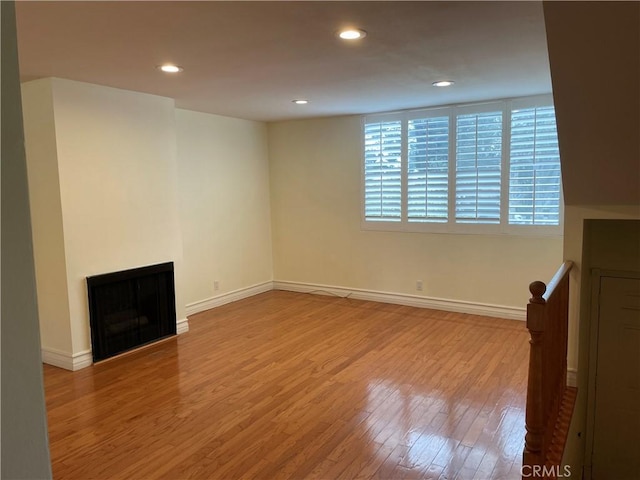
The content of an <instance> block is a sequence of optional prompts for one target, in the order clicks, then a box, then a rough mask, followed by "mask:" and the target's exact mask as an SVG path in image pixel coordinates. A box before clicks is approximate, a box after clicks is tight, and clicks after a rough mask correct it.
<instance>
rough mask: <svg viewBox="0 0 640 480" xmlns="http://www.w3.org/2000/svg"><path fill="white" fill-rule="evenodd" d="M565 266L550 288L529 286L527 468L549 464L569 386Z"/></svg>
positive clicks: (537, 284)
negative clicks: (550, 451)
mask: <svg viewBox="0 0 640 480" xmlns="http://www.w3.org/2000/svg"><path fill="white" fill-rule="evenodd" d="M572 267H573V262H570V261H567V262H565V263H563V264H562V266H561V267H560V268H559V269H558V271H557V272H556V274H555V275H554V276H553V278H552V279H551V281H550V282H549V285H548V286H547V285H545V284H544V283H543V282H540V281H536V282H532V283H531V284H530V285H529V291H530V292H531V298H530V299H529V304H528V305H527V328H528V329H529V332H530V334H531V340H530V341H529V344H530V351H529V379H528V382H527V408H526V425H525V428H526V432H527V433H526V435H525V448H524V453H523V465H530V466H533V465H542V466H543V465H545V462H546V461H547V459H548V455H549V449H550V447H551V443H552V436H553V432H554V429H555V425H556V422H557V417H558V412H559V410H560V405H561V404H562V400H563V397H564V394H565V390H566V383H567V340H568V317H569V272H570V271H571V268H572Z"/></svg>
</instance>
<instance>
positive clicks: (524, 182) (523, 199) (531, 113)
mask: <svg viewBox="0 0 640 480" xmlns="http://www.w3.org/2000/svg"><path fill="white" fill-rule="evenodd" d="M510 159H511V160H510V171H509V223H510V224H516V225H559V224H560V153H559V150H558V134H557V131H556V117H555V110H554V108H553V107H551V106H549V107H537V108H536V107H532V108H523V109H518V110H513V111H512V112H511V152H510Z"/></svg>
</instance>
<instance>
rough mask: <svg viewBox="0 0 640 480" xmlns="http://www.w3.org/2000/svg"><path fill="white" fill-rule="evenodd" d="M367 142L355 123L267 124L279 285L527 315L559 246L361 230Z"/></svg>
mask: <svg viewBox="0 0 640 480" xmlns="http://www.w3.org/2000/svg"><path fill="white" fill-rule="evenodd" d="M360 139H361V121H360V117H355V116H354V117H334V118H325V119H315V120H305V121H291V122H280V123H274V124H270V125H269V160H270V164H271V204H272V212H273V213H272V215H273V242H274V278H275V279H276V280H281V281H293V282H303V283H315V284H325V285H331V286H344V287H351V288H361V289H366V290H376V291H383V292H393V293H400V294H412V295H416V294H421V295H424V296H427V297H436V298H442V299H449V300H463V301H468V302H476V303H483V304H493V305H503V306H510V307H524V306H525V305H526V303H527V300H528V298H529V292H528V285H529V283H530V282H531V281H533V280H536V279H541V280H549V279H550V278H551V276H552V275H553V273H554V272H555V270H556V269H557V267H558V266H559V265H560V263H561V259H562V238H561V237H537V238H536V237H516V236H496V235H448V234H424V233H404V232H379V231H365V230H362V229H361V223H360V222H361V219H360V210H361V199H360V196H361V157H362V154H361V145H360V141H361V140H360ZM416 280H423V282H424V290H423V291H422V292H417V291H416V288H415V282H416Z"/></svg>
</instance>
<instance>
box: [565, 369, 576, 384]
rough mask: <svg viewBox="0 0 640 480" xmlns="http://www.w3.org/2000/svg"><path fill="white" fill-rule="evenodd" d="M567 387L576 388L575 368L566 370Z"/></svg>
mask: <svg viewBox="0 0 640 480" xmlns="http://www.w3.org/2000/svg"><path fill="white" fill-rule="evenodd" d="M567 385H568V386H570V387H576V388H577V387H578V370H576V369H575V368H571V367H569V368H567Z"/></svg>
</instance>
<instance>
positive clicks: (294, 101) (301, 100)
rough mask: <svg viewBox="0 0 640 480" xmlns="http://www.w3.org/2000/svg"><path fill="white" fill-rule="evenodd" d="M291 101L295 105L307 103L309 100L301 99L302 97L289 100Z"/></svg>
mask: <svg viewBox="0 0 640 480" xmlns="http://www.w3.org/2000/svg"><path fill="white" fill-rule="evenodd" d="M291 101H292V102H293V103H295V104H296V105H306V104H307V103H309V100H303V99H299V100H291Z"/></svg>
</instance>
